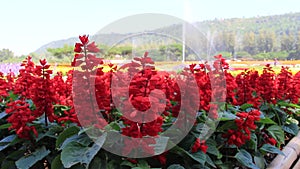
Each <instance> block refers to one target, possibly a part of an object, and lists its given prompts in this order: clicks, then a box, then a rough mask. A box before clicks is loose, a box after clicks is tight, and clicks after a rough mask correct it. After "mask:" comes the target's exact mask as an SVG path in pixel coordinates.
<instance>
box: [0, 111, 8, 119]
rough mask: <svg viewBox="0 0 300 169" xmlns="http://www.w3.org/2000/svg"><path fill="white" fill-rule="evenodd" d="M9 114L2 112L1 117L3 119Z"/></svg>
mask: <svg viewBox="0 0 300 169" xmlns="http://www.w3.org/2000/svg"><path fill="white" fill-rule="evenodd" d="M7 115H8V114H7V113H6V112H2V113H0V119H3V118H4V117H6V116H7Z"/></svg>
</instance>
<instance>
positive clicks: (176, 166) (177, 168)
mask: <svg viewBox="0 0 300 169" xmlns="http://www.w3.org/2000/svg"><path fill="white" fill-rule="evenodd" d="M167 169H185V168H184V167H182V166H181V165H179V164H173V165H170V166H169V167H168V168H167Z"/></svg>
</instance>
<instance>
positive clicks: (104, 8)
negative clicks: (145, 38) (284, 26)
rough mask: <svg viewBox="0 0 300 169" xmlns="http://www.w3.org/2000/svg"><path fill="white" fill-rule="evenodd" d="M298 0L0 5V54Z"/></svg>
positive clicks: (284, 7) (81, 0)
mask: <svg viewBox="0 0 300 169" xmlns="http://www.w3.org/2000/svg"><path fill="white" fill-rule="evenodd" d="M299 6H300V1H299V0H106V1H104V0H1V1H0V22H1V24H0V50H1V49H3V48H8V49H10V50H11V51H13V52H14V54H15V55H21V54H25V55H27V54H29V53H30V52H33V51H35V50H36V49H38V48H39V47H41V46H42V45H45V44H47V43H49V42H51V41H55V40H60V39H67V38H70V37H76V36H79V35H83V34H89V35H93V34H95V33H96V32H98V31H99V30H101V29H103V28H104V27H106V26H107V25H110V24H111V23H113V22H115V21H117V20H119V19H122V18H124V17H129V16H131V15H136V14H143V13H158V14H167V15H171V16H174V17H178V18H180V19H184V20H186V21H188V22H195V21H203V20H212V19H215V18H218V19H226V18H242V17H245V18H249V17H257V16H266V15H277V14H285V13H290V12H300V8H299Z"/></svg>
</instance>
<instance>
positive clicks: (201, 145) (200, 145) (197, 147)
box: [191, 138, 208, 153]
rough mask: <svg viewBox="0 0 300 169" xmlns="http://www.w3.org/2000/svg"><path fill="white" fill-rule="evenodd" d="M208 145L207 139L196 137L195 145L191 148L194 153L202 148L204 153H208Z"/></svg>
mask: <svg viewBox="0 0 300 169" xmlns="http://www.w3.org/2000/svg"><path fill="white" fill-rule="evenodd" d="M207 148H208V146H207V145H206V143H205V141H202V140H200V139H199V138H196V141H195V142H194V145H193V146H192V148H191V151H192V153H196V152H198V151H199V150H201V151H202V152H203V153H206V151H207Z"/></svg>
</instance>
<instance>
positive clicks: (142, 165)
mask: <svg viewBox="0 0 300 169" xmlns="http://www.w3.org/2000/svg"><path fill="white" fill-rule="evenodd" d="M137 166H138V167H140V168H144V169H145V168H150V166H149V164H148V163H147V161H146V160H138V164H137Z"/></svg>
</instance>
